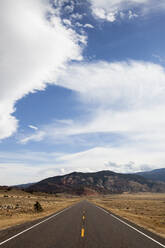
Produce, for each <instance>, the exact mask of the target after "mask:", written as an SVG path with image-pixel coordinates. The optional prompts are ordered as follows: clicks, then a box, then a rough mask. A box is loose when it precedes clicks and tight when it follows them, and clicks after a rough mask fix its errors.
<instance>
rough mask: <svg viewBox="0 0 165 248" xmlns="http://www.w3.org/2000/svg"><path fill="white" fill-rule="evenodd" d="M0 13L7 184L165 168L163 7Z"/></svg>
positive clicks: (118, 2) (110, 5) (19, 3)
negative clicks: (71, 174) (74, 173)
mask: <svg viewBox="0 0 165 248" xmlns="http://www.w3.org/2000/svg"><path fill="white" fill-rule="evenodd" d="M0 11H1V15H0V30H1V37H2V39H1V41H0V56H1V61H0V74H1V82H0V120H1V121H0V185H3V184H8V185H13V184H20V183H27V182H34V181H38V180H41V179H43V178H46V177H49V176H55V175H59V174H60V175H61V174H65V173H69V172H72V171H84V172H89V171H99V170H105V169H106V170H107V169H108V170H113V171H116V172H126V173H127V172H136V171H143V170H150V169H155V168H161V167H164V165H165V155H164V144H165V117H164V116H165V113H164V109H165V100H164V99H165V71H164V66H165V49H164V44H165V32H164V25H163V23H164V22H165V3H164V0H129V1H126V0H111V1H110V0H104V1H101V0H86V1H82V0H51V1H49V0H35V1H34V0H13V1H12V2H11V1H9V0H2V1H1V2H0Z"/></svg>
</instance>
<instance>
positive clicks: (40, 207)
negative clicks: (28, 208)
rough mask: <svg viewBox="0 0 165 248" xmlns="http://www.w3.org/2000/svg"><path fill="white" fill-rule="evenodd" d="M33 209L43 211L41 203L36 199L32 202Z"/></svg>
mask: <svg viewBox="0 0 165 248" xmlns="http://www.w3.org/2000/svg"><path fill="white" fill-rule="evenodd" d="M34 210H35V211H36V212H42V211H43V208H42V206H41V204H40V203H39V202H38V201H36V203H35V204H34Z"/></svg>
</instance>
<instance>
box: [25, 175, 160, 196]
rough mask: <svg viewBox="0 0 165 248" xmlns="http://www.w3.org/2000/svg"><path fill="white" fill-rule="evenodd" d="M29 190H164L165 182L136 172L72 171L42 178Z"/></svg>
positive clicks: (74, 191) (89, 193) (85, 193)
mask: <svg viewBox="0 0 165 248" xmlns="http://www.w3.org/2000/svg"><path fill="white" fill-rule="evenodd" d="M26 190H27V191H29V192H33V191H40V192H47V193H69V194H76V195H93V194H99V193H101V194H110V193H123V192H165V183H163V182H154V181H151V180H148V179H145V178H144V177H142V176H139V175H136V174H120V173H115V172H112V171H100V172H95V173H82V172H73V173H71V174H68V175H64V176H56V177H50V178H47V179H44V180H42V181H40V182H38V183H36V184H33V185H32V186H30V187H28V188H27V189H26Z"/></svg>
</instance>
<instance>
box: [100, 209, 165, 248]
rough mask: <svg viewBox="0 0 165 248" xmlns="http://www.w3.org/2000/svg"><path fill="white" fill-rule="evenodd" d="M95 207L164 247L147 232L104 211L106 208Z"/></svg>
mask: <svg viewBox="0 0 165 248" xmlns="http://www.w3.org/2000/svg"><path fill="white" fill-rule="evenodd" d="M96 207H97V208H99V209H101V210H102V211H103V212H105V213H107V214H109V215H111V216H112V217H113V218H115V219H117V220H118V221H120V222H121V223H123V224H125V225H126V226H129V227H130V228H132V229H133V230H135V231H136V232H138V233H140V234H142V235H143V236H145V237H147V238H148V239H150V240H152V241H153V242H155V243H157V244H158V245H160V246H162V247H164V248H165V245H163V244H161V243H160V242H158V241H157V240H155V239H153V238H151V237H150V236H148V235H147V234H145V233H143V232H141V231H140V230H138V229H136V228H135V227H133V226H131V225H129V224H128V223H126V222H125V221H123V220H121V219H119V218H118V217H116V216H115V215H113V214H110V213H109V212H107V211H106V210H104V209H103V208H101V207H98V206H96Z"/></svg>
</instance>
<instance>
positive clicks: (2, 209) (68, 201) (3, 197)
mask: <svg viewBox="0 0 165 248" xmlns="http://www.w3.org/2000/svg"><path fill="white" fill-rule="evenodd" d="M79 200H80V198H78V197H65V196H64V195H63V196H62V195H60V196H58V197H57V196H55V195H48V194H29V193H26V192H23V191H21V190H11V191H0V229H4V228H7V227H10V226H14V225H17V224H22V223H24V222H27V221H32V220H36V219H39V218H42V217H45V216H48V215H51V214H53V213H55V212H57V211H59V210H61V209H63V208H66V207H68V206H70V205H72V204H74V203H76V202H78V201H79ZM36 201H39V202H40V204H41V205H42V207H43V212H39V213H36V212H35V211H34V207H33V206H34V204H35V202H36Z"/></svg>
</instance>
